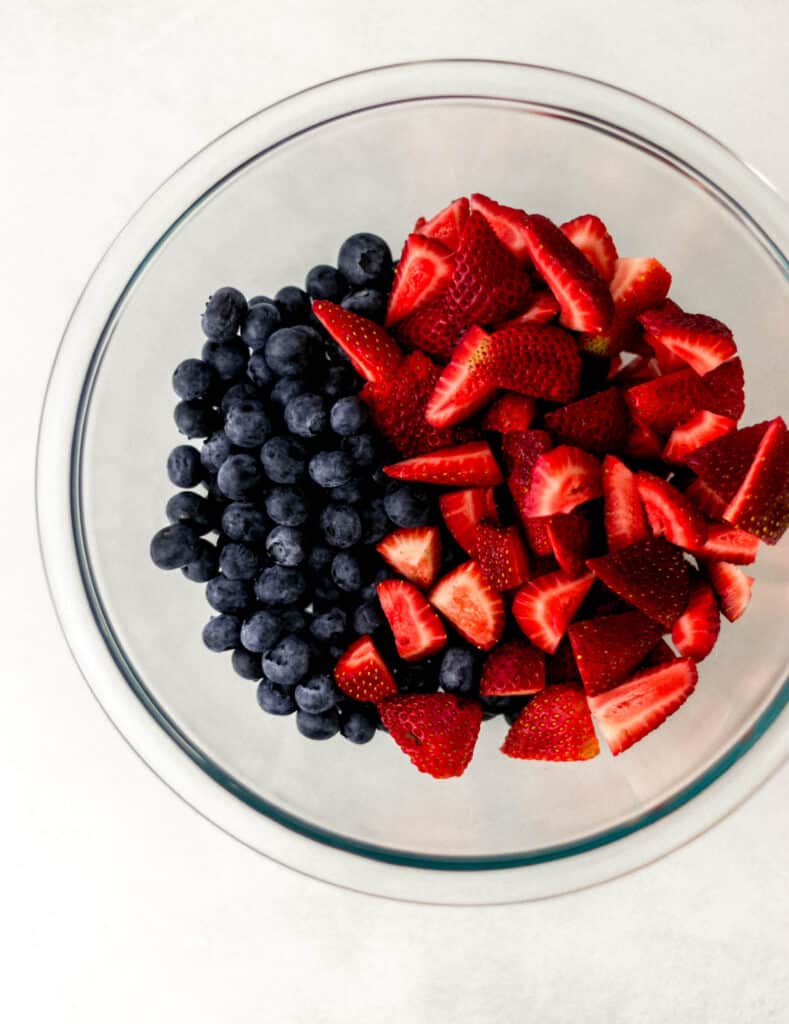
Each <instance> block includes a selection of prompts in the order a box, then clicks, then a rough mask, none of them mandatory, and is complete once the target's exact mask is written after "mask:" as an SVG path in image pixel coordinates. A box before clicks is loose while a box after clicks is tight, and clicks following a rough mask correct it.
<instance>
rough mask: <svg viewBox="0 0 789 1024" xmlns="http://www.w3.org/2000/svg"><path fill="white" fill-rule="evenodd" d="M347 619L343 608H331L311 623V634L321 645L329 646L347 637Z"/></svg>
mask: <svg viewBox="0 0 789 1024" xmlns="http://www.w3.org/2000/svg"><path fill="white" fill-rule="evenodd" d="M347 624H348V623H347V618H346V615H345V612H344V611H343V610H342V608H330V609H329V610H328V611H327V612H323V613H322V614H321V615H315V616H314V617H313V620H312V622H311V623H310V633H311V634H312V636H314V637H315V639H316V640H317V641H319V643H322V644H327V643H330V642H331V641H332V640H339V639H340V638H341V637H343V636H344V635H345V630H346V627H347Z"/></svg>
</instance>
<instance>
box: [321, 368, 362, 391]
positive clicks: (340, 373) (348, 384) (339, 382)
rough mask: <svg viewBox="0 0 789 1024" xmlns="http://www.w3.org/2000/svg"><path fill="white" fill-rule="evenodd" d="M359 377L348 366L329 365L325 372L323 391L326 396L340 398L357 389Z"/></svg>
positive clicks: (359, 382)
mask: <svg viewBox="0 0 789 1024" xmlns="http://www.w3.org/2000/svg"><path fill="white" fill-rule="evenodd" d="M360 384H361V378H360V377H359V375H358V374H357V373H354V371H353V370H352V369H351V367H350V366H348V365H344V366H330V367H329V369H328V371H327V372H326V382H325V384H324V386H323V393H324V395H325V396H326V397H327V398H330V399H332V398H342V397H343V395H351V394H353V393H354V392H355V391H358V390H359V386H360Z"/></svg>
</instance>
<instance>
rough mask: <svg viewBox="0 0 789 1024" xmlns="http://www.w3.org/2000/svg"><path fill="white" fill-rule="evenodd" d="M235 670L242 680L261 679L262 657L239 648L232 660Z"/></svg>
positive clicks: (234, 652)
mask: <svg viewBox="0 0 789 1024" xmlns="http://www.w3.org/2000/svg"><path fill="white" fill-rule="evenodd" d="M231 661H232V664H233V670H234V671H235V672H237V673H238V675H240V676H241V678H242V679H260V677H261V676H262V675H263V667H262V665H261V662H260V655H259V654H254V653H253V652H252V651H247V650H245V649H244V648H243V647H237V648H236V649H235V650H234V651H233V657H232V658H231Z"/></svg>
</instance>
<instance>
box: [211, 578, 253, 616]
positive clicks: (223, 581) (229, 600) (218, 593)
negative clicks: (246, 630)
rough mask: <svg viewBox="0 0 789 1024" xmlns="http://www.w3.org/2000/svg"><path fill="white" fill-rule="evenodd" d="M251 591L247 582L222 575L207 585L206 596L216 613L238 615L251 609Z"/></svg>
mask: <svg viewBox="0 0 789 1024" xmlns="http://www.w3.org/2000/svg"><path fill="white" fill-rule="evenodd" d="M251 590H252V588H251V587H250V585H249V583H247V581H246V580H230V579H228V578H227V576H223V575H222V574H221V573H220V574H219V575H218V576H214V578H213V579H212V580H209V581H208V583H207V584H206V588H205V596H206V598H207V600H208V603H209V604H210V605H211V607H212V608H214V609H215V610H216V611H218V612H224V613H225V614H226V615H238V614H240V613H241V612H244V611H246V609H247V608H248V607H249V605H250V603H251V601H252V593H251Z"/></svg>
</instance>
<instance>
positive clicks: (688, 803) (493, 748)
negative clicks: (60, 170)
mask: <svg viewBox="0 0 789 1024" xmlns="http://www.w3.org/2000/svg"><path fill="white" fill-rule="evenodd" d="M472 191H481V192H485V193H487V194H489V195H491V196H494V197H495V198H497V199H499V200H501V201H502V202H507V203H513V204H515V205H517V206H524V207H526V208H527V209H532V210H539V211H541V212H544V213H546V214H548V215H549V216H551V217H554V218H557V219H559V220H565V219H568V218H570V217H572V216H575V215H576V214H579V213H583V212H586V211H589V210H591V211H594V212H596V213H598V214H600V216H602V217H603V219H604V220H605V222H606V224H607V225H608V227H609V228H610V230H611V232H612V234H613V236H614V238H615V239H616V242H617V245H618V247H619V251H620V252H621V253H623V254H627V255H656V256H658V257H659V258H660V259H661V260H662V261H663V262H664V263H665V264H666V265H667V266H668V267H669V269H670V270H671V271H672V273H673V275H674V282H675V284H674V287H673V289H672V295H673V296H674V297H675V298H676V299H677V300H678V301H679V302H680V303H681V304H682V305H683V306H685V307H686V308H689V309H692V310H704V311H705V312H708V313H711V314H713V315H715V316H717V317H719V318H721V319H722V320H724V321H725V322H727V323H728V324H730V325H731V327H732V328H733V330H734V333H735V336H736V337H737V339H738V340H739V345H740V351H741V355H742V358H743V361H744V363H745V369H746V375H747V382H748V406H747V411H746V422H755V421H757V420H760V419H765V418H767V417H772V416H775V415H777V414H778V413H780V412H781V411H784V412H785V411H786V408H787V405H788V404H789V403H788V402H787V397H788V396H787V385H786V382H787V380H789V346H788V345H787V344H786V324H787V322H789V265H788V264H787V260H786V256H785V255H784V253H786V252H787V251H789V244H787V243H789V231H788V229H789V222H788V221H787V216H786V208H785V207H784V205H783V204H782V201H781V200H780V199H779V197H778V196H777V195H776V193H775V192H774V191H773V190H772V189H771V188H770V186H769V185H768V184H767V183H766V182H765V181H764V180H763V179H761V178H760V177H759V176H758V175H757V174H756V173H754V172H753V171H752V170H750V169H749V168H748V167H747V166H746V165H745V164H743V163H742V162H740V161H739V160H738V159H737V158H736V157H735V156H734V155H733V154H732V153H731V152H729V151H728V150H727V149H726V148H725V147H723V146H722V145H721V144H720V143H718V142H716V141H715V140H714V139H713V138H711V137H710V136H708V135H706V134H705V133H704V132H702V131H700V130H699V129H698V128H696V127H694V126H693V125H691V124H689V123H688V122H686V121H684V120H682V119H681V118H679V117H677V116H676V115H674V114H671V113H669V112H668V111H666V110H664V109H662V108H660V107H658V106H655V105H654V104H651V103H649V102H647V101H646V100H643V99H641V98H639V97H637V96H634V95H632V94H630V93H626V92H623V91H622V90H619V89H615V88H613V87H611V86H608V85H605V84H603V83H601V82H597V81H593V80H591V79H588V78H582V77H579V76H577V75H573V74H569V73H566V72H561V71H555V70H551V69H548V68H541V67H533V66H525V65H518V64H504V63H496V62H488V61H466V60H457V61H438V62H428V63H416V64H406V65H400V66H394V67H387V68H378V69H375V70H371V71H365V72H362V73H360V74H357V75H352V76H350V77H347V78H341V79H337V80H335V81H331V82H326V83H324V84H323V85H320V86H317V87H316V88H314V89H308V90H306V91H305V92H302V93H299V94H298V95H295V96H292V97H290V98H289V99H286V100H284V101H282V102H280V103H277V104H275V105H274V106H272V107H269V108H267V109H265V110H263V111H261V112H260V113H258V114H256V115H254V116H253V117H251V118H249V119H248V120H246V121H244V122H243V123H242V124H240V125H238V126H236V127H235V128H233V129H231V130H230V131H229V132H227V133H226V134H225V135H223V136H222V137H220V138H219V139H217V140H216V141H215V142H213V143H212V144H211V145H210V146H208V147H207V148H206V149H204V150H202V151H201V152H200V153H198V154H197V156H195V157H194V158H193V159H192V160H190V161H189V162H188V163H187V164H185V165H184V166H183V167H182V168H181V169H180V170H179V171H177V173H176V174H175V175H174V176H173V177H172V178H170V179H169V180H168V181H167V182H166V183H165V184H164V185H163V186H162V187H161V188H160V189H159V190H158V191H157V192H156V193H155V194H154V195H153V196H152V197H151V198H150V199H149V200H148V202H147V203H146V204H145V205H144V206H143V207H142V208H141V209H140V210H139V211H138V213H137V214H136V215H135V216H134V217H133V219H132V220H131V221H130V223H129V224H128V226H127V227H126V228H125V229H124V231H123V232H122V233H121V235H120V236H119V237H118V239H117V240H116V241H115V243H114V244H113V245H112V247H111V248H110V249H109V251H108V252H107V254H106V255H105V257H104V258H103V260H102V261H101V263H100V264H99V266H98V268H97V269H96V271H95V273H94V275H93V277H92V278H91V280H90V281H89V283H88V285H87V287H86V289H85V291H84V293H83V295H82V297H81V299H80V301H79V304H78V306H77V308H76V310H75V312H74V315H73V317H72V319H71V321H70V323H69V325H68V328H67V330H66V333H65V337H64V339H63V342H62V345H61V347H60V351H59V353H58V357H57V360H56V363H55V367H54V370H53V373H52V378H51V382H50V386H49V391H48V395H47V399H46V404H45V409H44V414H43V420H42V426H41V435H40V448H39V466H38V516H39V523H40V535H41V543H42V549H43V555H44V560H45V564H46V569H47V574H48V578H49V582H50V586H51V590H52V595H53V598H54V602H55V605H56V607H57V610H58V614H59V616H60V619H61V622H62V625H63V629H64V631H65V634H66V636H67V639H68V641H69V644H70V645H71V648H72V650H73V652H74V655H75V657H76V659H77V661H78V663H79V665H80V667H81V669H82V671H83V673H84V675H85V677H86V679H87V681H88V683H89V685H90V687H91V688H92V690H93V692H94V693H95V695H96V697H97V698H98V700H99V701H100V703H101V704H102V706H103V707H104V708H105V709H106V711H107V713H108V715H109V716H110V718H111V719H112V721H113V722H114V723H115V724H116V726H117V727H118V729H119V731H120V732H121V733H122V735H123V736H124V737H125V738H126V739H127V740H128V742H129V743H130V744H131V745H132V747H133V748H134V749H135V750H136V751H137V752H138V753H139V754H140V756H141V757H142V758H144V760H145V761H146V762H147V763H148V764H149V765H150V766H151V768H152V769H153V770H154V771H155V772H156V773H157V774H158V775H159V776H160V777H161V778H162V779H163V780H164V781H165V782H167V783H168V784H169V785H170V786H171V787H172V789H173V790H174V791H175V792H177V793H178V794H180V795H181V796H182V797H183V798H184V799H185V800H187V801H188V802H189V803H190V804H191V805H192V806H194V807H195V808H196V809H197V810H199V811H200V812H201V813H203V814H204V815H206V816H207V817H208V818H209V819H211V820H212V821H214V822H216V823H217V824H218V825H219V826H220V827H222V828H223V829H224V830H226V831H227V832H228V833H230V834H232V835H233V836H235V837H237V838H238V839H240V840H241V841H243V842H244V843H246V844H248V845H249V846H251V847H253V848H255V849H256V850H259V851H260V852H262V853H264V854H266V855H268V856H269V857H272V858H274V859H275V860H277V861H280V862H281V863H283V864H287V865H289V866H290V867H292V868H294V869H296V870H299V871H302V872H305V873H307V874H309V875H312V876H315V877H318V878H322V879H325V880H327V881H331V882H334V883H336V884H339V885H343V886H348V887H352V888H355V889H360V890H363V891H367V892H371V893H377V894H380V895H385V896H390V897H395V898H400V899H413V900H424V901H431V902H448V903H453V902H454V903H493V902H508V901H514V900H523V899H533V898H538V897H543V896H548V895H551V894H555V893H561V892H566V891H569V890H572V889H575V888H579V887H581V886H584V885H588V884H591V883H593V882H597V881H600V880H603V879H606V878H610V877H612V876H615V875H617V874H621V873H623V872H625V871H628V870H631V869H633V868H635V867H638V866H640V865H642V864H644V863H647V862H648V861H650V860H652V859H654V858H655V857H657V856H659V855H661V854H663V853H665V852H666V851H668V850H670V849H672V848H673V847H675V846H677V845H678V844H680V843H682V842H684V841H686V840H687V839H689V838H690V837H692V836H694V835H697V834H698V833H700V832H702V831H703V830H704V829H706V828H707V827H709V826H710V824H711V823H713V822H714V821H715V820H717V819H718V818H720V817H721V816H722V815H723V814H725V813H726V812H728V811H729V810H731V808H732V807H734V806H735V805H736V804H737V803H738V802H739V801H741V800H742V799H744V798H745V796H747V795H748V794H749V793H750V792H752V791H753V789H754V787H756V786H757V785H758V784H759V783H760V782H762V781H763V780H764V779H765V778H767V776H768V775H769V774H770V773H771V772H772V771H774V770H775V768H776V767H777V766H778V764H779V763H780V762H781V760H782V759H783V758H784V757H785V754H786V747H787V743H786V738H787V719H789V715H787V713H782V712H783V709H784V708H785V705H786V702H787V695H788V694H789V690H788V688H787V683H786V677H787V663H789V630H787V629H786V622H787V620H789V543H785V544H783V545H780V546H778V547H777V548H772V549H764V550H763V551H762V552H761V554H760V557H759V560H758V565H757V568H756V570H755V573H756V576H757V579H758V585H757V586H756V588H755V590H754V596H753V601H752V603H751V607H750V608H749V610H748V613H747V615H746V616H745V617H744V618H743V619H742V621H741V622H739V623H738V624H737V626H736V628H733V627H729V626H728V625H726V626H724V629H723V635H722V637H721V640H720V642H719V644H718V646H717V647H716V649H715V652H714V653H713V655H712V656H711V657H710V658H709V659H708V660H707V661H706V662H705V663H704V664H703V666H702V667H701V678H700V682H699V685H698V688H697V690H696V692H695V694H694V695H693V697H692V698H691V699H690V700H689V701H688V702H687V704H686V705H685V706H684V707H683V708H682V709H681V711H680V712H679V713H678V714H676V715H674V716H673V717H671V718H670V719H669V721H668V722H667V723H666V724H665V725H664V726H663V727H662V728H660V729H659V730H657V731H656V732H655V733H653V734H652V735H650V736H649V737H648V738H647V739H645V740H644V741H643V742H642V743H640V744H638V745H637V746H636V747H634V748H633V749H631V750H630V751H628V752H627V753H626V754H624V755H622V756H620V757H618V758H616V759H614V758H613V757H611V756H610V754H608V753H607V752H604V753H603V754H602V756H600V757H599V758H597V759H596V760H594V761H591V762H589V763H584V764H579V765H549V764H541V763H523V762H515V761H511V760H509V759H507V758H504V757H502V756H501V755H500V754H499V753H498V747H499V745H500V743H501V740H502V736H503V733H504V729H505V723H504V722H503V720H501V719H496V720H494V721H492V722H490V723H487V724H486V725H484V726H483V732H482V735H481V738H480V741H479V745H478V748H477V752H476V756H475V758H474V760H473V762H472V764H471V767H470V769H469V770H468V772H467V773H466V775H465V776H464V777H463V778H461V779H458V780H452V781H445V782H436V781H433V780H432V779H430V778H428V777H426V776H423V775H420V774H419V773H418V772H417V771H416V770H415V769H414V768H413V767H412V766H411V765H410V763H409V762H408V760H407V759H406V758H405V757H404V756H403V755H402V754H401V753H400V751H399V750H398V749H397V748H396V746H395V745H394V744H393V743H392V742H390V741H389V740H388V738H387V737H386V736H385V735H382V734H380V735H378V736H376V738H375V739H374V741H373V742H372V744H370V745H369V746H365V747H355V746H353V745H352V744H350V743H347V742H344V741H343V740H342V739H341V738H336V739H334V740H331V741H330V742H327V743H314V742H309V741H307V740H305V739H303V738H302V737H301V736H300V735H299V734H298V732H297V731H296V728H295V724H294V722H293V720H292V719H285V720H282V719H279V718H273V717H269V716H267V715H265V714H263V713H262V712H260V711H259V710H258V708H257V705H256V701H255V684H254V683H247V682H244V681H243V680H241V679H240V678H237V677H236V676H235V675H234V674H233V672H232V670H231V667H230V663H229V658H228V656H226V655H224V656H221V655H214V654H210V653H209V652H208V651H206V650H205V649H204V648H203V646H202V644H201V642H200V630H201V627H202V625H203V623H204V622H205V621H206V619H207V617H208V613H209V609H208V607H207V605H206V603H205V599H204V596H203V592H202V588H201V587H198V586H194V585H191V584H189V583H187V582H186V581H185V580H184V579H183V578H182V576H181V574H180V573H170V574H165V573H162V572H159V571H158V570H156V569H154V567H153V566H152V565H151V563H150V561H149V558H148V544H149V540H150V537H151V535H152V533H153V532H154V531H155V530H156V529H157V528H158V527H159V526H160V525H162V523H163V521H164V518H163V517H164V513H163V510H164V505H165V502H166V499H167V497H168V496H169V494H170V493H171V490H172V488H171V487H170V486H169V485H168V482H167V480H166V476H165V472H164V463H165V459H166V456H167V453H168V451H169V449H170V448H171V447H172V446H173V445H174V444H176V443H179V435H178V434H177V433H176V431H175V427H174V425H173V421H172V407H173V401H174V399H173V395H172V392H171V390H170V374H171V371H172V368H173V367H174V366H175V364H176V363H177V362H178V361H179V360H181V359H183V358H185V357H187V356H190V355H195V354H198V353H199V349H200V346H201V343H202V342H201V332H200V324H199V319H198V316H199V313H200V312H201V310H202V308H203V304H204V302H205V299H206V297H207V296H208V295H209V293H210V292H211V291H213V290H214V289H215V288H216V287H217V286H219V285H223V284H234V285H236V286H238V287H239V288H241V289H242V290H243V291H244V292H245V293H246V294H248V295H252V294H254V293H256V292H271V291H272V290H273V289H277V288H279V287H280V286H282V285H284V284H288V283H301V282H302V280H303V277H304V274H305V271H306V270H307V268H309V267H310V266H312V265H313V264H316V263H320V262H328V263H331V262H333V260H334V259H335V258H336V252H337V248H338V245H339V243H340V242H341V240H342V239H343V238H345V237H346V236H347V235H348V234H350V233H351V232H354V231H359V230H371V231H375V232H377V233H379V234H381V235H383V236H384V237H386V238H388V239H390V240H391V241H392V243H393V246H395V247H396V246H397V244H398V242H399V240H401V239H402V238H403V237H404V236H405V234H406V233H407V231H408V230H409V228H410V226H411V225H412V224H413V223H414V221H415V219H416V218H417V216H419V215H420V214H430V213H432V212H434V211H435V210H437V209H439V208H440V207H441V206H442V205H443V204H444V203H445V202H446V201H448V200H449V199H451V198H453V197H455V196H458V195H463V194H468V193H470V192H472Z"/></svg>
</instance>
